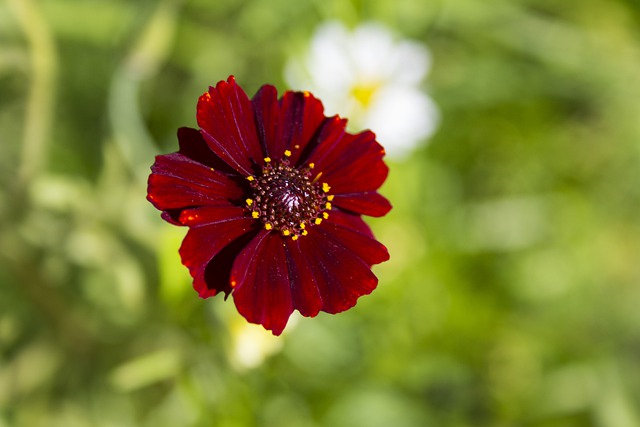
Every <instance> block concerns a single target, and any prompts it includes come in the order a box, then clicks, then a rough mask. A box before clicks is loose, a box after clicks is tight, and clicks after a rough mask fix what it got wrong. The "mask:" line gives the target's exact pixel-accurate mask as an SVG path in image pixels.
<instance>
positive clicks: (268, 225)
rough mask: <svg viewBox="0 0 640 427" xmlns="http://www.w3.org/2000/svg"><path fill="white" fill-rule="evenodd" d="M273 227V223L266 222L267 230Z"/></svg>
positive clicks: (265, 227)
mask: <svg viewBox="0 0 640 427" xmlns="http://www.w3.org/2000/svg"><path fill="white" fill-rule="evenodd" d="M272 228H273V225H271V224H269V223H266V224H265V225H264V229H265V230H271V229H272Z"/></svg>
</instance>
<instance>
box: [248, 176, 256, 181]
mask: <svg viewBox="0 0 640 427" xmlns="http://www.w3.org/2000/svg"><path fill="white" fill-rule="evenodd" d="M254 179H255V178H254V177H252V176H251V175H249V176H248V177H247V181H253V180H254Z"/></svg>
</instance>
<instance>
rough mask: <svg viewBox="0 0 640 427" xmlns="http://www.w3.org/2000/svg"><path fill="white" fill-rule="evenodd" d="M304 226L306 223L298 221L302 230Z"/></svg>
mask: <svg viewBox="0 0 640 427" xmlns="http://www.w3.org/2000/svg"><path fill="white" fill-rule="evenodd" d="M305 227H306V225H305V224H304V222H301V223H300V229H302V230H304V229H305Z"/></svg>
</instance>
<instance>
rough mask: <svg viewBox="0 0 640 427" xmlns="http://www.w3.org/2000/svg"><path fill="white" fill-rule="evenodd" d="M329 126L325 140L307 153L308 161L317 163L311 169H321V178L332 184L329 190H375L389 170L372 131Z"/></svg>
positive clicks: (357, 191) (345, 191) (343, 192)
mask: <svg viewBox="0 0 640 427" xmlns="http://www.w3.org/2000/svg"><path fill="white" fill-rule="evenodd" d="M332 126H333V128H334V129H333V130H332V131H331V132H328V135H327V136H326V137H325V138H326V140H323V141H321V142H320V143H319V145H318V147H317V148H316V150H315V151H314V152H313V153H312V154H311V156H310V157H309V160H308V161H309V162H311V163H314V164H315V166H316V167H315V169H314V172H317V173H320V172H322V176H321V178H320V179H321V180H322V181H324V182H327V183H328V184H329V185H330V186H331V188H332V190H331V193H332V194H348V193H360V192H367V191H372V190H376V189H377V188H378V187H380V186H381V185H382V183H383V182H384V180H385V179H386V178H387V173H388V172H389V170H388V168H387V166H386V165H385V164H384V162H383V161H382V158H383V157H384V149H383V148H382V146H381V145H380V144H378V143H377V142H376V140H375V134H374V133H373V132H370V131H365V132H362V133H359V134H357V135H351V134H349V133H344V134H340V132H339V127H337V126H336V125H332Z"/></svg>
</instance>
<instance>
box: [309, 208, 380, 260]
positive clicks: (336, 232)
mask: <svg viewBox="0 0 640 427" xmlns="http://www.w3.org/2000/svg"><path fill="white" fill-rule="evenodd" d="M313 231H314V232H315V233H318V234H320V235H321V236H322V238H323V239H325V240H327V241H332V242H333V243H335V244H336V245H339V246H341V247H343V248H344V249H346V250H347V251H349V252H351V253H353V254H354V255H356V256H357V257H358V258H360V259H361V260H362V261H364V262H365V263H366V264H367V265H368V266H369V267H371V266H372V265H373V264H380V263H381V262H384V261H387V260H388V259H389V252H388V251H387V248H386V247H385V246H384V245H383V244H382V243H380V242H378V241H377V240H375V239H374V238H372V237H369V236H367V235H365V234H363V233H360V232H358V231H354V230H353V229H351V228H348V227H345V226H344V225H342V224H339V223H335V222H332V221H331V217H329V220H328V221H323V222H322V224H321V225H320V226H319V227H314V230H313ZM310 234H311V233H310Z"/></svg>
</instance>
